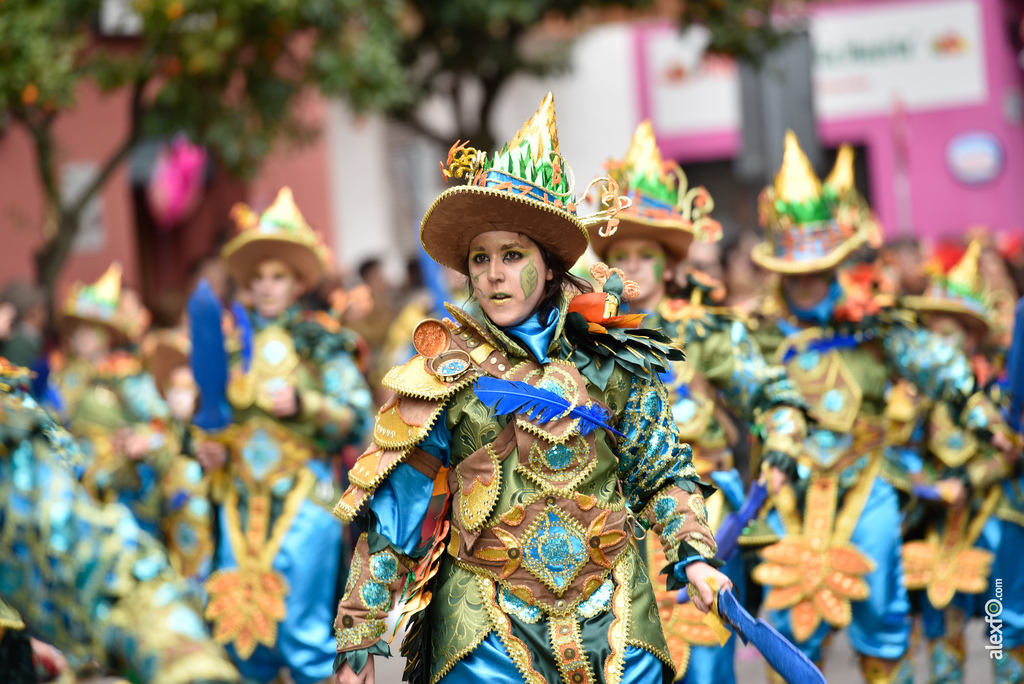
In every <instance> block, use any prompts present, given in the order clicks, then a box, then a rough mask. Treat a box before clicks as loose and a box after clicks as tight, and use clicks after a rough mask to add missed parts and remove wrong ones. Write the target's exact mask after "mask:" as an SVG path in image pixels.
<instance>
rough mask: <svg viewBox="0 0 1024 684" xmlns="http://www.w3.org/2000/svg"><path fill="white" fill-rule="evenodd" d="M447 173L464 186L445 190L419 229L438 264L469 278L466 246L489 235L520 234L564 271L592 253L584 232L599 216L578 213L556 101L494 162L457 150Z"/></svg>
mask: <svg viewBox="0 0 1024 684" xmlns="http://www.w3.org/2000/svg"><path fill="white" fill-rule="evenodd" d="M442 172H443V173H444V176H445V178H446V179H447V180H451V179H455V178H457V179H462V180H464V181H465V183H466V184H465V185H460V186H457V187H454V188H450V189H448V190H446V191H444V192H443V193H442V194H441V195H440V196H439V197H438V198H437V199H436V200H434V203H433V204H432V205H431V206H430V208H429V209H428V210H427V213H426V215H425V216H424V217H423V221H422V223H421V224H420V242H421V243H422V244H423V249H425V250H426V251H427V254H429V255H430V256H431V257H432V258H433V259H434V260H435V261H437V262H438V263H440V264H442V265H444V266H447V267H449V268H451V269H454V270H456V271H458V272H459V273H463V274H467V273H468V271H469V264H468V261H469V245H470V243H471V242H472V241H473V238H475V237H476V236H477V235H479V234H481V233H485V232H488V231H492V230H504V231H510V232H516V233H522V234H524V235H526V236H528V237H529V238H530V239H532V240H533V241H534V242H536V243H538V244H541V245H544V246H545V247H546V248H547V249H549V250H551V252H552V253H554V254H555V256H557V257H558V258H559V259H560V260H561V261H562V263H563V265H564V266H565V267H566V268H569V267H571V266H572V265H573V264H574V263H576V260H577V259H579V257H580V256H581V255H582V254H583V252H585V251H586V249H587V244H588V243H589V239H588V236H587V228H586V225H587V224H588V223H590V222H597V221H598V220H599V219H598V218H597V217H581V216H579V214H578V213H577V211H576V197H575V195H574V194H573V187H572V185H573V182H572V181H573V179H572V172H571V170H570V169H569V166H568V164H567V163H566V161H565V159H563V158H562V155H561V154H560V153H559V150H558V132H557V126H556V122H555V101H554V96H553V95H552V94H551V93H548V94H547V96H546V97H545V98H544V100H543V102H541V105H540V108H539V109H537V113H536V114H534V115H533V116H532V117H531V118H530V120H529V121H527V122H526V123H525V124H523V127H522V128H521V129H520V130H519V132H518V133H516V135H515V137H513V138H512V140H510V141H509V142H508V143H507V144H506V145H505V146H504V147H503V148H502V150H501V151H500V152H498V153H496V154H495V155H494V156H493V158H488V157H487V155H486V153H483V152H480V151H478V150H475V149H473V148H469V147H466V146H465V144H460V143H456V144H455V145H453V146H452V148H451V150H450V151H449V153H448V160H447V162H446V164H442Z"/></svg>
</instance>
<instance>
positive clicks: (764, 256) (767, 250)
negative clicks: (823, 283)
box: [750, 231, 868, 275]
mask: <svg viewBox="0 0 1024 684" xmlns="http://www.w3.org/2000/svg"><path fill="white" fill-rule="evenodd" d="M867 241H868V235H867V232H866V231H858V232H857V233H855V234H854V235H852V236H851V237H849V238H847V239H846V240H845V241H844V242H843V243H842V244H840V245H839V246H838V247H836V248H835V249H833V250H832V251H831V252H829V253H828V254H826V255H824V256H820V257H818V258H816V259H806V260H799V261H798V260H794V259H780V258H778V257H777V256H775V255H774V254H772V248H771V245H769V244H768V243H767V242H762V243H760V244H757V245H754V248H753V249H752V250H751V252H750V257H751V258H752V259H753V260H754V263H756V264H757V265H759V266H761V267H762V268H765V269H767V270H769V271H773V272H775V273H782V274H784V275H799V274H803V273H818V272H820V271H827V270H829V269H832V268H835V267H836V266H838V265H839V264H841V263H842V262H843V261H845V260H846V259H847V257H849V256H850V255H851V254H853V252H854V251H856V250H857V249H858V248H860V247H861V246H862V245H864V244H866V243H867Z"/></svg>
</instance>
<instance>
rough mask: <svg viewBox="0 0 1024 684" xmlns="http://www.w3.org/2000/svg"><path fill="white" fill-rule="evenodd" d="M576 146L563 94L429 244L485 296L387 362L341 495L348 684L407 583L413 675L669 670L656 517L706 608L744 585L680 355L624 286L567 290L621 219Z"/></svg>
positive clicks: (452, 168)
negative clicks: (345, 524) (722, 534)
mask: <svg viewBox="0 0 1024 684" xmlns="http://www.w3.org/2000/svg"><path fill="white" fill-rule="evenodd" d="M557 141H558V138H557V133H556V130H555V115H554V102H553V98H552V96H551V95H550V94H549V95H548V96H547V97H546V98H545V100H544V101H543V103H542V104H541V107H540V109H539V110H538V111H537V113H536V114H535V115H534V117H533V118H532V119H530V120H529V121H528V122H527V123H526V125H524V126H523V128H522V129H521V130H520V131H519V133H518V134H517V135H516V136H515V138H514V139H513V140H512V141H511V142H510V143H508V144H507V145H506V146H505V147H504V149H502V151H501V152H500V153H498V154H496V155H494V156H493V157H489V156H488V155H485V154H483V153H480V152H477V151H476V150H473V149H469V148H466V147H464V146H463V147H453V148H452V150H451V152H450V154H449V159H448V164H447V168H446V170H445V171H446V173H445V175H446V176H447V177H449V178H450V177H456V178H462V179H464V180H465V181H466V184H465V185H460V186H458V187H455V188H452V189H450V190H448V191H446V192H445V193H444V194H442V195H441V196H440V197H439V198H438V199H437V201H435V203H434V205H433V206H432V207H431V208H430V210H429V211H428V212H427V215H426V216H425V217H424V219H423V224H422V228H421V242H422V243H423V246H424V249H426V251H427V253H428V254H430V255H431V256H432V257H433V258H434V259H435V260H437V261H438V262H440V263H441V264H443V265H445V266H448V267H450V268H452V269H455V270H457V271H459V272H461V273H464V274H466V275H468V276H469V278H470V284H471V287H472V290H473V299H472V302H471V307H470V308H469V309H468V310H466V311H463V310H461V309H458V308H455V307H449V309H448V310H449V312H450V313H451V315H452V316H453V317H454V318H455V322H454V326H453V328H449V327H448V326H447V325H445V324H444V323H442V322H441V321H436V320H427V321H424V322H423V323H421V324H420V325H419V326H418V327H417V329H416V331H415V333H414V336H413V337H414V339H413V341H414V344H415V346H416V349H417V351H418V352H419V353H418V354H417V355H416V356H415V357H413V359H412V360H410V361H409V362H408V363H406V364H404V365H402V366H399V367H396V368H394V369H392V370H391V371H390V372H389V373H388V374H387V376H385V379H384V385H385V387H387V388H388V389H391V390H392V391H394V392H395V395H394V397H393V398H392V399H391V400H390V401H388V403H387V404H385V405H384V407H383V408H382V409H381V410H380V413H379V414H378V416H377V422H376V425H375V427H374V433H373V436H374V445H373V446H371V447H370V448H369V449H368V450H367V452H366V453H365V454H364V455H363V456H362V457H361V458H360V460H359V462H358V463H357V464H356V466H355V467H354V468H353V470H352V472H351V473H350V477H351V481H352V483H353V485H352V487H351V488H350V489H349V490H348V491H347V492H346V493H345V495H344V496H343V497H342V499H341V501H340V503H339V505H338V507H337V513H338V515H340V516H342V517H343V518H344V519H353V518H356V517H358V519H359V520H360V521H361V525H363V527H364V529H366V534H365V535H363V537H361V539H360V542H359V545H358V546H357V549H356V558H355V559H354V561H353V565H352V569H351V571H350V574H349V584H348V587H347V588H346V593H345V597H344V598H343V599H342V601H341V604H340V605H339V607H338V615H337V619H336V622H335V628H336V630H337V640H338V658H337V675H336V681H337V682H338V683H339V684H350V683H355V682H360V683H362V682H373V681H374V666H373V658H374V656H375V655H387V654H388V653H389V649H388V646H387V642H385V641H383V638H384V637H385V631H386V624H385V621H384V617H385V615H386V614H387V612H388V610H389V609H390V608H391V606H392V604H393V602H394V601H395V599H396V598H398V597H399V596H400V595H401V596H402V597H403V598H405V599H407V601H406V603H405V605H406V609H405V610H406V611H408V612H410V613H412V612H414V611H416V610H422V612H419V613H416V614H415V615H414V617H413V621H412V623H411V626H410V629H409V636H408V637H407V638H406V641H405V642H404V644H403V654H405V655H406V656H407V657H408V659H409V669H408V670H407V676H408V678H409V679H410V680H411V681H412V682H417V683H426V682H429V683H430V684H436V683H437V682H444V684H463V683H467V684H468V683H469V682H474V683H475V682H480V681H487V682H492V683H493V684H513V683H515V684H522V683H523V682H526V683H527V684H556V683H558V682H564V683H566V684H598V683H608V684H620V683H625V684H641V683H642V684H658V683H660V682H663V681H666V680H668V679H670V678H671V676H672V674H673V670H674V667H673V664H672V661H671V657H670V656H669V653H668V649H667V645H666V643H665V637H664V634H663V633H662V630H661V626H660V624H659V620H658V613H657V607H656V603H655V597H654V592H653V588H652V586H651V582H650V580H649V577H648V573H647V571H646V569H645V567H644V564H643V561H642V560H641V559H640V557H639V555H638V553H637V551H636V548H635V546H634V544H633V543H632V538H633V536H634V533H635V534H636V535H638V536H641V537H642V536H643V531H642V530H643V528H645V527H646V528H649V529H650V531H651V532H652V533H654V534H657V535H658V536H660V537H661V538H662V542H663V544H664V546H665V549H666V557H667V561H668V563H669V564H670V566H671V581H673V582H674V583H675V584H676V585H677V586H682V585H683V584H684V583H685V582H686V581H689V582H690V583H692V584H693V585H694V586H695V587H696V588H697V589H698V590H699V594H698V595H697V596H696V597H695V599H694V602H695V603H696V604H697V606H698V607H699V608H701V609H702V610H708V608H709V606H710V603H711V601H712V596H713V591H714V587H715V586H717V587H719V588H727V587H730V586H731V582H730V581H729V579H728V578H727V577H726V576H725V575H723V574H722V573H720V572H717V571H716V570H714V569H713V567H712V566H711V565H710V563H711V562H713V558H714V554H715V548H716V547H715V541H714V536H713V534H712V533H711V531H710V530H709V529H708V527H707V510H706V506H705V502H704V495H705V493H706V492H705V491H704V490H703V488H702V485H701V484H700V483H699V482H698V479H697V473H696V471H695V470H694V468H693V466H692V464H691V463H690V449H689V447H688V446H687V445H685V444H683V443H682V442H680V440H679V438H678V434H677V432H676V429H675V425H674V423H673V421H672V419H671V405H670V403H669V400H668V395H667V393H666V391H665V387H664V385H663V384H662V383H661V381H660V380H659V377H658V373H659V372H660V371H664V370H667V365H666V364H667V362H668V361H669V360H670V359H672V358H678V357H679V353H678V351H673V350H672V349H671V348H670V347H668V346H666V345H665V344H664V342H665V341H666V339H667V338H664V337H663V336H661V335H660V334H659V333H657V332H653V331H648V330H643V329H638V328H636V327H632V326H635V321H630V320H629V319H628V317H625V318H624V317H619V316H616V315H615V314H616V310H617V308H618V303H619V300H618V297H617V296H616V295H617V293H618V292H621V291H622V288H623V283H622V282H621V279H618V278H617V277H616V278H615V279H614V280H609V283H608V286H607V287H606V291H605V292H601V293H588V294H579V295H576V296H575V297H572V295H571V290H568V289H567V288H572V287H573V286H576V287H577V288H578V287H579V286H581V285H582V286H583V287H587V286H586V284H585V283H578V282H576V281H575V280H574V279H573V278H572V277H571V276H569V274H568V273H567V269H568V267H569V266H570V265H571V264H573V263H575V261H576V260H577V259H578V258H579V257H580V255H582V254H583V252H584V251H585V250H586V248H587V243H588V237H587V229H586V224H587V223H590V222H594V223H604V221H605V220H606V219H607V218H608V216H607V214H602V215H599V216H593V217H584V218H581V217H579V216H577V214H576V207H575V202H576V200H575V197H574V196H573V194H572V192H573V189H572V188H571V186H570V181H569V179H570V178H571V175H570V172H569V169H568V168H567V166H566V164H565V160H564V159H563V158H562V157H561V155H560V154H559V152H558V142H557ZM614 200H615V201H614V202H613V204H614V205H615V206H616V207H618V206H621V203H620V201H619V198H618V197H615V198H614ZM587 289H589V288H588V287H587ZM571 297H572V298H571ZM570 298H571V299H570ZM496 388H497V389H496ZM502 388H503V389H502ZM531 402H539V403H540V404H542V405H544V406H547V407H548V410H547V411H546V412H545V413H543V414H540V415H539V414H537V413H535V412H534V411H532V410H529V409H527V408H526V406H528V405H529V404H530V403H531ZM594 421H596V422H594ZM611 428H614V429H616V430H618V431H619V432H621V433H622V436H618V437H617V436H616V434H615V433H613V432H612V431H611ZM448 494H450V496H447V495H448ZM432 499H435V500H437V501H442V502H447V505H444V506H441V507H440V508H438V509H435V508H432V506H431V502H432Z"/></svg>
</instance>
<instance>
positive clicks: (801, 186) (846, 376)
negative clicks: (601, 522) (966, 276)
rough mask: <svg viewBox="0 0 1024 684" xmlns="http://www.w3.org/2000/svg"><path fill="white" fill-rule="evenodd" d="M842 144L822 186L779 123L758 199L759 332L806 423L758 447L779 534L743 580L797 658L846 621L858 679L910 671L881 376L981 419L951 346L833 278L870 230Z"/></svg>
mask: <svg viewBox="0 0 1024 684" xmlns="http://www.w3.org/2000/svg"><path fill="white" fill-rule="evenodd" d="M852 154H853V152H852V149H850V148H849V147H844V148H843V149H842V150H841V152H840V155H839V159H838V160H837V162H836V167H835V169H834V170H833V172H832V174H830V176H829V177H828V178H827V179H826V181H825V184H824V187H823V186H822V183H821V182H820V181H819V180H818V178H817V176H816V175H815V174H814V170H813V169H812V168H811V167H810V164H809V163H808V161H807V158H806V157H805V156H804V154H803V152H802V151H801V150H800V147H799V145H798V143H797V140H796V137H795V136H794V135H793V134H792V133H788V134H787V136H786V149H785V158H784V161H783V165H782V168H781V169H780V171H779V173H778V175H777V176H776V179H775V182H774V184H773V185H771V186H769V187H767V188H766V189H765V191H764V193H763V194H762V197H761V218H762V222H763V223H764V226H765V229H766V241H765V242H763V243H761V244H759V245H757V246H756V247H755V248H754V251H753V254H752V256H753V258H754V260H755V261H757V262H758V263H759V264H760V265H761V266H763V267H764V268H766V269H768V270H769V271H773V272H775V273H778V274H780V276H781V286H780V292H779V295H780V301H776V302H775V315H773V316H770V315H766V316H765V318H764V319H763V320H762V321H761V325H760V328H759V330H758V339H759V341H760V342H761V346H762V348H763V349H764V350H765V353H770V352H774V353H775V355H776V359H777V360H778V361H779V362H780V363H782V364H783V365H784V366H785V367H786V370H787V371H788V373H789V376H790V378H792V379H793V381H794V382H795V383H796V384H797V387H798V388H799V390H800V391H801V393H802V394H803V396H804V399H805V400H806V401H807V403H808V404H809V405H810V406H811V416H812V417H813V418H814V424H812V426H811V429H810V435H809V438H808V440H807V442H806V444H805V455H804V456H803V457H801V458H800V459H797V460H796V461H792V460H791V459H786V458H779V457H777V456H775V457H770V459H769V460H770V461H771V465H772V467H773V480H774V483H775V485H774V487H773V489H774V490H775V492H776V494H775V496H774V497H773V504H774V507H775V510H774V512H773V516H772V522H773V523H774V525H775V528H776V530H777V532H778V533H779V534H780V535H783V538H782V540H781V541H780V542H779V543H778V544H776V545H773V546H769V547H767V548H765V549H764V550H763V551H762V554H763V557H764V559H765V562H764V563H763V564H762V565H760V566H758V567H757V568H756V569H755V571H754V579H755V580H756V581H758V582H760V583H761V584H763V585H765V586H767V587H769V588H770V590H769V591H768V593H767V596H766V598H765V607H766V608H767V609H768V610H769V618H770V620H771V621H772V623H773V624H774V625H775V626H776V627H777V628H778V629H779V631H781V632H782V633H783V634H784V635H786V636H787V637H788V638H790V639H791V640H792V641H794V642H795V643H796V644H797V645H798V646H799V647H800V648H801V649H802V650H804V652H805V653H806V654H807V655H808V656H809V657H810V658H812V659H819V658H820V657H821V646H822V643H823V641H824V639H825V638H826V636H827V635H828V634H829V632H830V631H831V630H832V629H833V628H843V627H847V628H848V634H849V637H850V641H851V642H852V645H853V648H854V650H855V651H856V652H857V654H858V656H859V658H860V662H861V671H862V674H863V676H864V677H865V679H866V680H867V681H868V682H872V683H875V682H878V683H891V682H910V681H911V680H912V677H913V668H912V665H911V662H910V659H909V656H908V646H909V639H910V619H909V604H908V599H907V591H906V588H905V586H904V584H903V570H902V562H901V557H900V549H901V545H902V539H901V534H900V523H901V515H900V510H899V498H898V495H897V491H896V489H895V487H894V486H893V485H892V484H891V483H890V481H888V480H887V479H886V477H885V476H886V475H887V474H888V473H887V472H886V469H885V468H884V465H885V463H884V460H885V459H884V452H885V447H886V443H887V417H886V414H885V410H886V401H885V388H886V386H887V384H888V383H889V382H890V381H892V382H895V381H898V380H899V379H900V378H904V379H906V380H908V381H909V382H910V383H911V384H912V385H913V386H914V388H915V391H918V392H920V393H922V394H923V395H925V396H926V397H928V398H929V399H930V400H931V401H934V402H938V401H942V402H945V403H946V404H947V405H949V406H950V407H951V409H952V416H953V418H954V420H956V421H958V424H959V421H961V419H964V418H965V419H966V420H965V422H963V423H962V424H963V425H964V427H965V428H966V429H968V430H977V431H979V432H981V431H984V430H986V429H987V427H988V426H982V425H974V424H972V423H971V420H970V419H971V416H970V414H969V413H966V412H963V409H964V407H965V406H966V405H967V403H968V400H969V399H970V397H971V395H972V394H974V393H975V391H976V390H977V388H976V386H975V379H974V376H973V373H972V372H971V368H970V365H969V363H968V362H967V359H966V358H965V357H964V356H963V355H962V354H961V353H960V352H959V351H958V350H956V349H953V348H951V347H949V346H947V345H946V344H944V343H943V341H942V340H941V339H940V338H938V337H936V336H934V335H931V334H929V333H928V332H927V331H926V330H923V329H920V328H916V327H914V326H913V325H912V324H910V323H908V322H906V320H905V318H904V317H902V316H901V315H900V312H899V311H898V310H895V309H893V308H892V307H891V306H887V305H886V303H885V302H884V301H882V300H880V299H879V298H876V297H873V296H872V295H871V293H870V292H868V293H865V292H862V291H861V290H859V289H855V288H854V287H853V284H852V283H853V281H849V280H848V281H847V283H849V284H848V285H847V286H844V285H841V284H840V279H839V277H838V275H837V271H836V269H837V267H838V265H839V264H840V263H841V262H842V261H843V260H844V259H845V258H846V257H847V256H848V255H850V254H851V253H852V252H853V251H854V250H855V249H856V248H858V247H859V246H861V245H863V244H865V243H867V242H868V241H869V239H870V238H871V237H872V234H873V233H874V232H876V231H877V230H878V228H877V223H876V222H875V221H874V219H873V217H872V216H871V213H870V210H869V209H868V208H867V206H866V204H865V203H864V202H863V200H862V198H860V196H859V195H858V194H857V193H856V190H855V189H854V188H853V173H852ZM762 311H763V312H766V311H768V309H767V308H763V309H762ZM961 414H963V415H961ZM829 568H830V570H828V571H827V572H826V570H827V569H829Z"/></svg>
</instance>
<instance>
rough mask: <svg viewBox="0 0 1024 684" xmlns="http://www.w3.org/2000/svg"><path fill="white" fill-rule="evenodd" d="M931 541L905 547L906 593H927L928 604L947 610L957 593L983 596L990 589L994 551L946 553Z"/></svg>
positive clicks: (977, 550) (969, 550)
mask: <svg viewBox="0 0 1024 684" xmlns="http://www.w3.org/2000/svg"><path fill="white" fill-rule="evenodd" d="M947 551H948V552H946V553H940V546H939V544H936V543H934V542H929V541H913V542H906V543H904V544H903V572H904V582H905V584H906V586H907V589H926V590H927V591H928V600H929V601H931V604H932V605H933V606H935V607H936V608H938V609H940V610H941V609H942V608H945V607H946V606H947V605H949V602H950V601H952V600H953V595H954V594H956V593H957V592H961V593H964V594H980V593H982V592H984V591H985V590H986V589H988V575H989V572H990V570H991V568H992V561H993V555H992V552H991V551H986V550H985V549H979V548H974V547H968V548H961V549H953V550H947Z"/></svg>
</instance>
